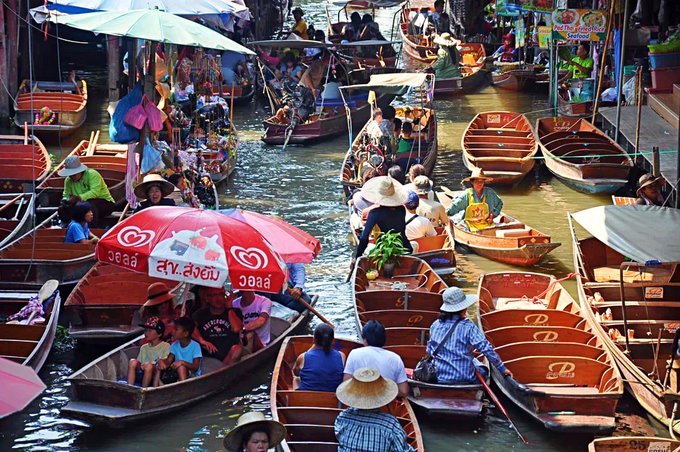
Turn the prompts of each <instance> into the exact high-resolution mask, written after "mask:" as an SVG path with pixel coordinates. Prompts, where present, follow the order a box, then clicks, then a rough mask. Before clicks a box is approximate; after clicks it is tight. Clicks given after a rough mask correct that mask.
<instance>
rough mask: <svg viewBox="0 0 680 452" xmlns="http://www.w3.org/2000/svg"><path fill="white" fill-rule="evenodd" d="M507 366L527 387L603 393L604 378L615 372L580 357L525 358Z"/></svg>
mask: <svg viewBox="0 0 680 452" xmlns="http://www.w3.org/2000/svg"><path fill="white" fill-rule="evenodd" d="M504 363H505V365H506V366H507V367H508V368H509V369H510V370H511V371H512V373H513V378H514V379H515V380H517V381H519V382H522V383H523V384H526V385H532V384H533V385H537V384H541V385H545V386H546V387H557V385H560V386H562V385H570V386H573V387H592V388H594V389H595V390H596V391H597V390H599V389H600V387H599V385H600V383H601V380H602V377H603V376H605V373H606V372H607V371H611V370H612V365H611V364H609V363H603V362H600V361H595V360H593V359H590V358H584V357H580V356H555V355H552V356H524V357H521V358H516V359H512V360H508V361H504Z"/></svg>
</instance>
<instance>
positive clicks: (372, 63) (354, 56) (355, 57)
mask: <svg viewBox="0 0 680 452" xmlns="http://www.w3.org/2000/svg"><path fill="white" fill-rule="evenodd" d="M347 24H349V22H347V21H344V22H343V21H340V22H335V23H333V24H331V25H330V30H331V33H330V34H329V35H328V40H329V41H331V42H332V43H333V45H335V46H341V47H342V48H341V50H340V54H341V55H343V56H344V57H347V58H348V59H350V60H352V61H353V62H354V63H355V64H359V65H361V66H363V67H395V66H396V64H397V60H398V57H397V52H396V50H395V49H394V46H392V44H389V47H391V48H392V51H391V52H389V53H390V54H392V55H393V56H380V57H379V56H378V55H375V56H371V57H368V56H364V55H362V54H361V53H360V51H359V47H356V44H355V43H351V42H350V43H347V44H342V42H341V41H342V29H343V28H344V27H345V25H347ZM376 47H377V46H376ZM385 47H387V45H385V46H384V47H383V49H384V48H385ZM380 55H382V52H380Z"/></svg>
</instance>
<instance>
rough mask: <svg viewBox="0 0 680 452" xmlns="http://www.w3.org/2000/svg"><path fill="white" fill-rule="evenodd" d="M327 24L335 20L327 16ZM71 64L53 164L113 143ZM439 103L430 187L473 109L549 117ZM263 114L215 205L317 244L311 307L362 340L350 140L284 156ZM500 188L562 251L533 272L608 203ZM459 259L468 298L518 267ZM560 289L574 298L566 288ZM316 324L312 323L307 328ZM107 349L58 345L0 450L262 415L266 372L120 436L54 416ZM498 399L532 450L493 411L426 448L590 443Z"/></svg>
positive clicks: (130, 440) (196, 437) (450, 158)
mask: <svg viewBox="0 0 680 452" xmlns="http://www.w3.org/2000/svg"><path fill="white" fill-rule="evenodd" d="M307 6H308V7H306V8H305V11H306V12H307V15H308V16H311V20H310V19H309V18H308V22H310V23H315V24H316V25H317V28H321V27H322V26H323V25H322V24H325V12H324V10H323V8H322V7H321V6H320V4H317V3H311V2H310V3H309V4H308V5H307ZM393 13H394V10H381V11H378V21H379V23H380V24H381V28H382V29H389V27H390V24H391V21H392V15H393ZM331 17H332V18H335V17H336V16H335V14H334V13H333V12H331ZM74 68H75V69H78V70H79V72H80V74H81V75H82V76H83V77H84V78H87V79H88V81H89V86H90V104H89V106H88V122H87V127H84V128H83V129H82V130H81V131H80V134H79V135H76V136H74V137H70V138H68V139H67V140H64V141H63V142H62V143H59V144H57V145H53V146H51V151H52V152H54V153H55V156H56V157H57V158H58V157H60V156H61V155H62V154H63V153H66V152H68V150H70V149H72V148H73V147H74V146H75V144H76V143H77V141H78V140H79V139H85V138H86V137H87V136H88V135H89V131H90V130H94V129H97V128H99V129H101V130H102V140H103V141H106V140H107V138H108V134H107V130H108V129H107V125H108V115H107V114H106V103H105V102H103V101H102V100H101V99H103V98H104V96H105V95H106V92H105V83H106V80H105V76H106V74H105V71H103V70H102V69H97V70H88V69H87V68H84V67H83V66H78V65H74ZM435 107H436V110H437V115H438V124H439V136H438V138H439V159H438V161H437V166H436V168H435V171H434V176H433V178H434V179H435V183H436V184H437V185H445V186H447V187H449V188H451V189H458V188H460V181H461V179H462V178H463V177H464V176H465V175H466V173H467V172H466V170H465V168H464V167H463V165H462V161H461V152H460V138H461V135H462V132H463V130H464V128H465V126H466V124H467V123H468V122H469V121H470V119H471V118H472V117H473V116H474V114H475V113H476V112H480V111H487V110H508V111H515V112H522V113H526V114H527V116H528V117H529V119H530V120H531V121H532V122H533V121H535V119H536V118H537V117H540V116H547V115H549V112H548V110H547V108H548V105H547V96H546V94H543V93H536V94H531V93H509V92H502V91H497V90H496V89H495V88H493V87H486V88H484V89H483V90H481V91H480V92H479V93H475V94H471V95H468V96H463V97H460V98H456V99H453V100H448V101H437V102H436V104H435ZM267 113H268V112H267V111H266V110H265V109H264V107H263V104H261V105H260V104H253V105H250V106H246V107H242V108H237V110H236V112H235V115H234V121H235V123H236V126H237V128H238V130H239V133H240V137H241V145H240V147H239V150H238V152H239V155H238V169H237V172H236V174H235V176H234V178H233V180H232V181H230V182H229V184H228V185H226V186H225V187H222V188H221V189H220V197H221V204H222V205H223V206H225V207H240V208H243V209H248V210H253V211H258V212H262V213H265V214H272V215H277V216H280V217H282V218H284V219H285V220H286V221H288V222H290V223H292V224H294V225H296V226H299V227H301V228H303V229H304V230H306V231H308V232H309V233H311V234H313V235H314V236H316V237H318V238H319V239H320V240H321V245H322V252H321V254H320V255H319V257H318V258H317V259H316V260H315V261H314V262H313V263H312V264H310V265H309V266H308V269H307V273H308V291H309V292H311V293H316V294H319V296H320V298H319V303H318V305H317V308H318V309H319V310H320V311H321V312H322V313H323V314H324V315H325V316H326V317H327V318H328V319H330V320H331V321H332V322H333V323H334V324H335V325H336V326H337V330H336V334H337V336H340V337H347V338H353V339H354V338H357V329H356V325H355V322H354V316H353V309H352V301H351V288H350V286H349V284H346V283H345V279H346V276H347V273H348V270H349V268H348V265H349V261H350V258H351V255H352V252H353V247H352V245H351V242H350V237H349V229H348V223H347V209H346V207H345V205H344V203H343V199H342V191H341V187H340V183H339V179H338V176H339V172H340V165H341V162H342V159H343V156H344V154H345V150H346V149H347V145H348V139H347V137H340V138H337V139H333V140H328V141H325V142H323V143H320V144H317V145H314V146H310V147H306V148H301V147H289V148H288V149H287V150H286V151H285V152H282V151H281V149H280V147H270V146H265V145H264V144H263V143H262V142H261V141H260V140H259V138H260V135H261V133H262V127H261V121H262V119H263V118H265V117H266V115H267ZM499 192H500V195H501V197H502V199H503V201H504V205H505V207H504V210H505V211H506V212H507V213H509V214H511V215H514V216H517V217H518V218H520V219H521V221H523V222H525V223H527V224H529V225H531V226H534V227H536V228H538V229H539V230H541V231H543V232H545V233H547V234H550V235H551V236H552V238H553V241H556V242H561V243H562V246H560V247H559V248H557V249H556V250H554V251H553V252H552V253H551V254H550V255H548V257H547V258H546V259H545V260H543V261H542V262H541V263H539V264H538V265H536V266H535V267H534V268H533V269H532V271H537V272H545V273H550V274H554V275H555V276H557V277H563V276H565V275H566V274H568V273H569V272H570V271H571V270H572V268H573V266H572V257H571V252H572V250H571V245H570V237H569V232H568V226H567V212H575V211H579V210H582V209H586V208H589V207H593V206H597V205H602V204H607V203H609V202H610V200H609V199H608V198H607V197H604V196H603V197H598V196H589V195H584V194H580V193H577V192H574V191H572V190H570V189H569V188H567V187H566V186H564V185H563V184H562V183H560V182H559V181H557V180H555V179H553V178H550V177H549V175H548V173H547V171H546V170H545V169H544V168H538V170H537V171H535V172H534V173H532V174H531V175H530V176H529V177H527V179H526V180H525V181H524V182H523V183H522V184H521V185H520V186H519V187H516V188H515V189H513V190H499ZM456 258H457V262H458V270H457V272H456V273H455V275H453V277H452V279H451V280H450V283H451V284H455V285H458V286H460V287H463V288H464V289H466V290H467V291H473V290H474V288H475V286H476V283H477V280H478V278H479V276H480V275H481V274H482V273H484V272H491V271H503V270H510V269H513V268H512V267H510V266H506V265H503V264H499V263H495V262H492V261H489V260H487V259H484V258H482V257H479V256H477V255H471V254H464V253H463V252H458V253H457V255H456ZM566 286H567V288H568V289H569V290H570V291H571V292H572V295H575V293H574V292H575V291H574V288H575V285H574V284H573V281H567V282H566ZM120 296H124V294H120ZM316 322H317V321H316V320H314V321H313V322H312V325H311V327H313V326H314V325H315V324H316ZM103 351H105V350H91V349H84V348H82V347H75V348H66V349H58V348H56V347H55V349H54V350H53V353H52V354H51V355H50V358H49V361H48V363H47V364H46V365H45V366H44V368H43V370H42V371H41V374H40V376H41V378H42V379H43V380H44V381H45V382H46V384H47V385H48V388H47V390H46V391H45V392H44V394H43V395H42V396H40V397H39V398H38V399H37V400H36V401H35V402H34V403H32V404H31V405H30V406H29V407H28V408H27V409H26V410H25V411H24V412H22V413H21V414H19V415H16V416H13V417H11V418H9V419H6V420H3V421H0V450H2V451H5V450H34V451H43V450H44V451H47V450H93V451H94V450H101V451H133V450H134V451H173V450H188V451H196V452H199V451H215V450H219V449H221V444H222V443H221V441H222V437H223V436H224V433H225V432H226V431H227V430H228V429H230V428H231V427H233V426H234V425H235V422H236V418H237V417H238V416H239V415H240V414H241V413H242V412H244V411H246V410H260V411H264V412H268V410H269V380H270V377H271V370H272V369H271V367H272V366H271V365H270V366H267V367H265V368H262V369H261V370H260V371H258V372H257V373H255V374H253V375H244V376H243V377H242V378H241V379H240V382H239V383H238V384H236V385H234V386H233V387H231V388H229V389H228V390H226V391H224V392H223V393H221V394H219V395H217V396H214V397H211V398H210V399H207V400H205V401H203V402H201V403H199V404H197V405H194V406H192V407H189V408H186V409H184V410H182V411H180V412H178V413H174V414H171V415H160V416H159V417H158V418H157V419H155V420H153V421H151V422H148V423H145V424H141V425H137V426H135V425H132V426H129V427H127V428H125V429H121V430H110V429H105V428H90V427H89V426H87V425H86V424H83V423H82V422H79V421H76V420H73V419H68V418H66V417H64V416H62V415H61V413H60V409H61V407H63V406H64V405H65V404H66V403H67V397H66V389H67V386H68V382H67V380H66V377H67V376H68V375H69V374H70V373H71V372H73V371H74V370H76V369H78V368H79V367H80V366H82V365H83V364H85V363H87V362H88V361H89V360H91V359H92V358H93V357H95V356H97V354H101V353H102V352H103ZM272 365H273V363H272ZM503 403H504V405H505V406H506V407H507V408H509V411H510V414H511V416H512V417H513V419H514V420H515V422H516V424H517V427H518V428H519V429H520V431H522V432H523V433H524V434H525V436H526V437H527V438H528V439H529V441H530V445H529V446H525V445H523V444H522V443H521V442H520V441H519V440H518V438H517V435H516V434H515V433H514V431H513V430H511V429H510V428H509V424H508V423H507V421H506V420H505V419H504V417H503V415H502V414H501V413H500V412H499V411H498V410H496V409H494V408H493V407H492V408H491V409H490V410H489V411H488V413H487V416H486V417H485V418H484V419H483V420H482V421H480V422H479V423H476V424H472V425H469V424H465V425H457V424H455V423H433V422H429V421H428V420H426V419H421V420H420V426H421V429H422V431H423V433H424V437H425V445H426V448H427V450H432V451H484V450H545V451H553V450H554V451H574V450H586V447H587V446H586V445H587V443H588V442H589V441H590V440H591V439H592V438H589V437H579V436H574V435H569V436H567V435H560V434H556V433H551V432H548V431H546V430H544V429H543V428H541V427H539V426H538V425H537V424H535V423H534V422H532V420H531V419H529V418H528V417H527V416H525V415H523V413H522V412H520V411H519V410H518V409H515V408H513V407H512V406H511V403H510V402H509V401H508V400H505V399H503ZM619 407H620V413H619V415H618V416H617V422H618V428H617V432H616V434H619V435H622V434H645V435H652V434H660V435H663V433H664V432H663V430H662V428H661V427H659V426H658V425H656V424H653V423H651V422H650V421H649V420H648V419H647V417H646V415H645V414H644V412H643V411H642V410H640V409H639V408H638V407H637V406H636V405H635V402H634V401H633V400H632V399H630V398H629V397H628V396H627V397H625V398H624V399H623V400H622V401H621V403H620V405H619Z"/></svg>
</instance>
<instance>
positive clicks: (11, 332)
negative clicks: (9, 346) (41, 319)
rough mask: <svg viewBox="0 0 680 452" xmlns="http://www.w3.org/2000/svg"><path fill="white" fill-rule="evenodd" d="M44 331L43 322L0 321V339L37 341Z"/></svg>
mask: <svg viewBox="0 0 680 452" xmlns="http://www.w3.org/2000/svg"><path fill="white" fill-rule="evenodd" d="M44 332H45V326H44V324H38V325H21V324H18V323H0V340H15V341H35V342H37V341H39V340H40V338H41V337H42V335H43V333H44Z"/></svg>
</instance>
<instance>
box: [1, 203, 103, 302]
mask: <svg viewBox="0 0 680 452" xmlns="http://www.w3.org/2000/svg"><path fill="white" fill-rule="evenodd" d="M56 215H57V214H56V213H54V214H53V215H52V216H50V217H49V218H47V219H46V220H45V221H44V222H43V223H42V224H40V225H39V226H38V227H36V228H35V229H34V230H32V231H29V232H27V233H26V234H24V235H23V236H21V237H19V238H18V239H17V240H15V241H14V242H12V243H10V244H8V245H5V246H4V247H3V248H0V281H1V282H0V289H24V290H38V289H40V287H41V286H42V285H43V284H44V283H45V282H46V281H47V280H49V279H56V280H57V281H59V284H62V285H73V284H76V283H77V282H78V281H79V280H80V278H82V277H83V276H84V275H85V273H87V271H88V270H89V269H90V267H92V265H93V264H94V262H95V257H94V248H95V247H94V245H86V244H80V243H64V238H65V237H66V229H62V228H51V227H50V226H51V224H52V220H53V219H56ZM91 231H92V233H93V234H95V235H96V236H98V237H100V236H101V235H102V234H103V233H104V232H105V231H104V230H103V229H92V230H91Z"/></svg>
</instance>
